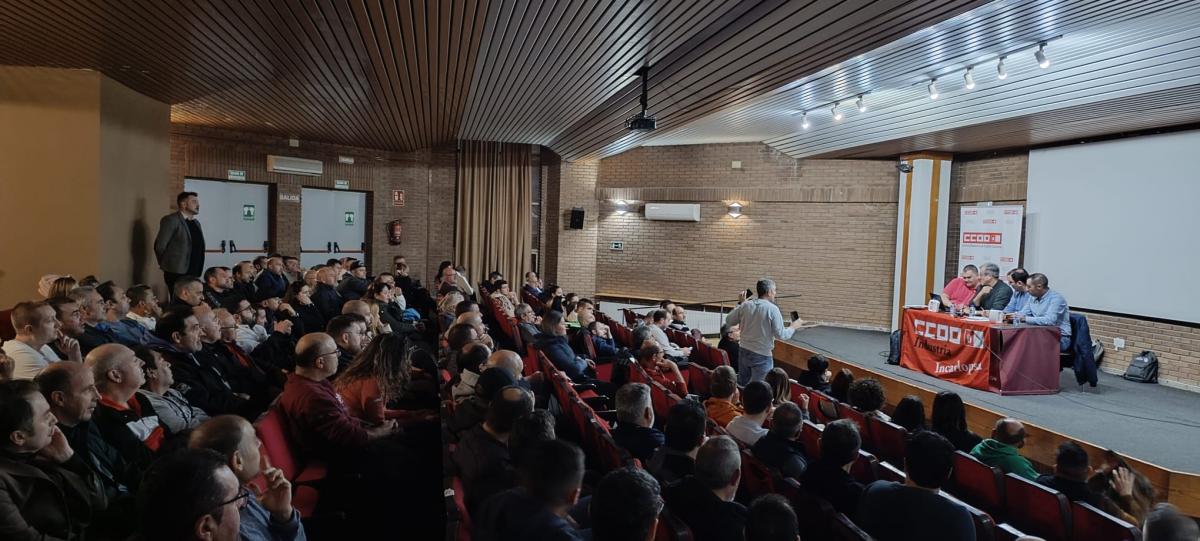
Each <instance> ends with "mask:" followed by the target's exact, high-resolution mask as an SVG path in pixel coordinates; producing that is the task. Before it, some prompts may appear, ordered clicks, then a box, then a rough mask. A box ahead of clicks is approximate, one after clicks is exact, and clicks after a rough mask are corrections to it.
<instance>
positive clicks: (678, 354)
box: [649, 310, 692, 361]
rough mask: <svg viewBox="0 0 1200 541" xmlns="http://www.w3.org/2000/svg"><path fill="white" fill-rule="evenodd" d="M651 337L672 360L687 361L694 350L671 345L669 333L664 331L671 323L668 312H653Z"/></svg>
mask: <svg viewBox="0 0 1200 541" xmlns="http://www.w3.org/2000/svg"><path fill="white" fill-rule="evenodd" d="M650 320H651V324H650V325H649V327H650V336H651V337H652V338H654V341H655V342H657V343H658V347H660V348H662V350H663V352H664V353H666V354H667V356H668V357H671V358H672V359H679V360H681V361H682V360H686V359H687V358H688V355H691V353H692V348H681V347H678V346H676V345H675V344H672V343H671V340H670V339H668V338H667V333H666V331H664V330H663V329H666V328H667V324H668V323H669V322H670V317H669V316H668V315H667V311H666V310H655V311H654V312H651V317H650Z"/></svg>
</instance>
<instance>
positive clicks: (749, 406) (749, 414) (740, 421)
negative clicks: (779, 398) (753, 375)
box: [725, 381, 772, 446]
mask: <svg viewBox="0 0 1200 541" xmlns="http://www.w3.org/2000/svg"><path fill="white" fill-rule="evenodd" d="M771 398H772V397H771V386H770V385H767V383H766V382H765V381H752V382H750V384H749V385H746V388H745V389H743V390H742V406H743V407H744V408H746V411H745V413H743V414H741V415H739V416H737V417H734V418H733V420H732V421H729V424H728V425H725V430H726V431H728V432H729V435H730V436H733V437H734V438H735V439H737V440H738V441H740V442H742V443H744V444H746V445H749V446H753V445H754V444H755V443H758V439H759V438H761V437H763V436H765V435H767V429H765V428H763V423H765V422H766V421H767V419H769V418H770V417H771V411H772V407H771Z"/></svg>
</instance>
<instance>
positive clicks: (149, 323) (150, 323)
mask: <svg viewBox="0 0 1200 541" xmlns="http://www.w3.org/2000/svg"><path fill="white" fill-rule="evenodd" d="M125 317H127V318H129V319H132V320H134V321H136V322H138V323H141V324H142V326H143V327H145V328H146V330H147V331H153V330H154V324H155V323H157V320H155V319H154V318H152V317H142V316H139V315H137V314H135V313H133V312H130V313H128V314H125Z"/></svg>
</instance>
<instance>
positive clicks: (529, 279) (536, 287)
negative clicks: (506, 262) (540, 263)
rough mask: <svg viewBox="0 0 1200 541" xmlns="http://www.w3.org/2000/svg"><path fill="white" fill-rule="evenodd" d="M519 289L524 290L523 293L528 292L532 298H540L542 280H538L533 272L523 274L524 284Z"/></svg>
mask: <svg viewBox="0 0 1200 541" xmlns="http://www.w3.org/2000/svg"><path fill="white" fill-rule="evenodd" d="M521 288H522V289H524V290H525V291H528V292H529V293H530V294H531V295H533V296H534V297H541V296H542V279H541V278H538V274H537V273H536V272H533V271H529V272H526V273H525V284H524V285H522V286H521Z"/></svg>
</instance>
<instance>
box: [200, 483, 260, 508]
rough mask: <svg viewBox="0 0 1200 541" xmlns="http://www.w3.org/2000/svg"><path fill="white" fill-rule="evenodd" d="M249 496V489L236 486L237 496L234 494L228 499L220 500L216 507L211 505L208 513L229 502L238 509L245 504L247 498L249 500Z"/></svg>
mask: <svg viewBox="0 0 1200 541" xmlns="http://www.w3.org/2000/svg"><path fill="white" fill-rule="evenodd" d="M249 498H250V490H249V489H247V488H246V487H238V492H237V496H234V497H233V498H231V499H229V500H228V501H224V502H221V503H220V504H218V505H217V506H216V507H213V508H212V510H211V511H209V513H212V512H213V511H216V510H217V509H220V508H222V507H225V506H226V505H229V504H234V505H235V506H236V507H237V508H238V509H241V508H243V507H245V506H246V502H247V500H249Z"/></svg>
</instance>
